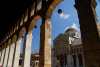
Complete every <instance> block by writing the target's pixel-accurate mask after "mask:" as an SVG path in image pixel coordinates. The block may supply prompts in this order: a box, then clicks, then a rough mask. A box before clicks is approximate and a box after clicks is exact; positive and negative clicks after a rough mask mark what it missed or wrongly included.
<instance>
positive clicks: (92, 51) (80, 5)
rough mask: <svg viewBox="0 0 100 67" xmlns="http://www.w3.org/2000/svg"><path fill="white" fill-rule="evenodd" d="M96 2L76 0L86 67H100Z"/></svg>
mask: <svg viewBox="0 0 100 67" xmlns="http://www.w3.org/2000/svg"><path fill="white" fill-rule="evenodd" d="M96 6H97V2H96V0H75V8H76V9H77V12H78V17H79V23H80V29H81V37H82V47H83V55H84V59H85V67H100V32H99V30H100V29H99V27H100V26H99V23H98V18H97V14H96V11H95V8H96Z"/></svg>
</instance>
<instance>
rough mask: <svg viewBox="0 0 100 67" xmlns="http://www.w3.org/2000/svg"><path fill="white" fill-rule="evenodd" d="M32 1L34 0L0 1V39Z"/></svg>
mask: <svg viewBox="0 0 100 67" xmlns="http://www.w3.org/2000/svg"><path fill="white" fill-rule="evenodd" d="M34 1H36V0H3V1H1V2H0V31H1V33H0V41H1V39H2V38H3V37H4V36H5V35H6V33H7V32H8V31H9V30H10V28H12V26H13V25H15V23H16V21H18V19H19V17H21V16H22V14H23V12H24V13H25V11H26V9H27V8H29V7H30V6H31V5H32V4H33V3H34ZM26 4H27V5H26Z"/></svg>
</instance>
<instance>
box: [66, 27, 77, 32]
mask: <svg viewBox="0 0 100 67" xmlns="http://www.w3.org/2000/svg"><path fill="white" fill-rule="evenodd" d="M69 31H77V30H76V29H75V28H71V27H70V28H68V29H67V30H66V31H65V32H69Z"/></svg>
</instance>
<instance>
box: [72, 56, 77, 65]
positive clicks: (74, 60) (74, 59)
mask: <svg viewBox="0 0 100 67" xmlns="http://www.w3.org/2000/svg"><path fill="white" fill-rule="evenodd" d="M73 62H74V66H76V56H75V55H73Z"/></svg>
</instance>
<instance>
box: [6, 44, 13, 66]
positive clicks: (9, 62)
mask: <svg viewBox="0 0 100 67" xmlns="http://www.w3.org/2000/svg"><path fill="white" fill-rule="evenodd" d="M13 54H14V43H13V44H11V46H10V52H9V59H8V64H7V67H12V61H13Z"/></svg>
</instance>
